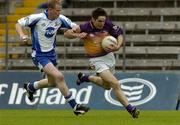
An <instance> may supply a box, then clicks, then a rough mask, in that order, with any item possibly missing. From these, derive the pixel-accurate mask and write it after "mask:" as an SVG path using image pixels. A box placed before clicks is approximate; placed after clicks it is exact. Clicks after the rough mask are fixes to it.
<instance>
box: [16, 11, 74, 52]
mask: <svg viewBox="0 0 180 125" xmlns="http://www.w3.org/2000/svg"><path fill="white" fill-rule="evenodd" d="M47 17H48V13H47V10H46V11H45V12H44V13H39V14H32V15H29V16H27V17H24V18H21V19H19V20H18V23H19V24H20V25H21V26H23V27H27V26H28V27H30V28H31V37H32V49H33V50H35V51H36V52H49V51H51V50H53V49H54V48H55V41H56V34H57V30H58V29H59V28H68V29H70V28H72V27H74V26H75V25H76V24H75V23H73V22H72V21H71V20H70V19H69V18H67V17H65V16H64V15H59V18H57V19H55V20H49V19H48V18H47Z"/></svg>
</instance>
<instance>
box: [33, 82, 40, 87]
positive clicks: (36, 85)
mask: <svg viewBox="0 0 180 125" xmlns="http://www.w3.org/2000/svg"><path fill="white" fill-rule="evenodd" d="M33 85H34V88H35V89H39V86H38V81H35V82H34V84H33Z"/></svg>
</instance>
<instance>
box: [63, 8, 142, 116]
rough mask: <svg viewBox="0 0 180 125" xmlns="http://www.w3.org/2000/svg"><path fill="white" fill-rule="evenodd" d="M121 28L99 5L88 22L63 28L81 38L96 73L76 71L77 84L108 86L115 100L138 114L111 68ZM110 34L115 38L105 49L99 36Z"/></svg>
mask: <svg viewBox="0 0 180 125" xmlns="http://www.w3.org/2000/svg"><path fill="white" fill-rule="evenodd" d="M122 34H123V31H122V29H121V28H120V27H118V26H116V25H114V24H113V23H112V22H111V21H110V20H109V19H108V18H107V13H106V11H105V10H104V9H102V8H97V9H95V10H94V11H93V12H92V18H91V20H90V21H89V22H86V23H84V24H80V25H79V26H75V27H74V28H73V29H70V30H68V31H67V32H65V34H64V35H65V36H66V37H68V38H81V39H82V40H84V48H85V50H86V53H87V55H88V56H89V58H90V59H89V62H90V66H91V67H93V68H94V69H95V71H96V74H97V76H93V75H86V74H84V73H81V72H80V73H79V74H78V79H77V85H80V84H82V83H83V82H92V83H95V84H96V85H98V86H101V87H103V88H104V89H112V90H113V91H114V94H115V96H116V97H117V100H118V101H119V102H120V103H122V104H123V106H124V107H125V108H126V109H127V111H128V112H129V113H130V114H131V115H132V117H133V118H138V115H139V111H138V110H137V109H136V107H135V106H132V105H131V104H129V102H128V100H127V98H126V97H125V95H124V93H123V91H122V90H121V88H120V86H119V81H118V80H117V78H116V77H115V76H114V75H113V73H114V72H115V57H114V54H113V52H114V51H117V50H119V49H120V47H121V45H122V42H123V35H122ZM109 35H111V36H113V37H115V38H116V39H117V44H113V45H112V46H109V47H107V48H105V49H103V48H102V46H101V42H102V39H103V38H104V37H106V36H109Z"/></svg>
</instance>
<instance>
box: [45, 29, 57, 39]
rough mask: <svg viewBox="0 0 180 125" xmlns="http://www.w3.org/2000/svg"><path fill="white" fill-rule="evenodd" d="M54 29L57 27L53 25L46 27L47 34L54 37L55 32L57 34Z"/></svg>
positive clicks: (48, 36)
mask: <svg viewBox="0 0 180 125" xmlns="http://www.w3.org/2000/svg"><path fill="white" fill-rule="evenodd" d="M54 30H55V28H53V27H48V28H47V29H46V32H45V36H46V37H47V38H51V37H53V36H54V34H55V32H54Z"/></svg>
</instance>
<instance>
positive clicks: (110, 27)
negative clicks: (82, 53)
mask: <svg viewBox="0 0 180 125" xmlns="http://www.w3.org/2000/svg"><path fill="white" fill-rule="evenodd" d="M80 29H81V32H86V33H88V35H87V36H86V37H85V38H84V39H83V40H84V48H85V50H86V53H87V54H88V56H89V57H98V56H102V55H106V54H107V52H105V51H104V50H103V48H102V46H101V42H102V39H103V38H104V37H106V36H109V35H111V36H113V37H115V38H117V37H118V36H119V35H121V34H122V33H123V31H122V29H121V28H120V27H119V26H116V25H114V24H113V23H112V22H111V21H110V20H106V21H105V24H104V27H103V29H96V28H95V27H94V26H93V24H92V22H91V21H89V22H87V23H84V24H81V25H80Z"/></svg>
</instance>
